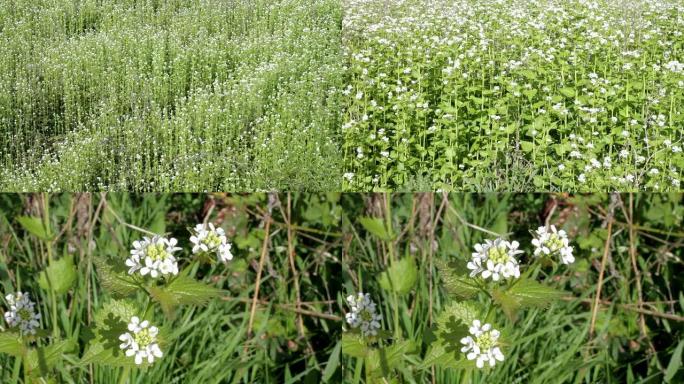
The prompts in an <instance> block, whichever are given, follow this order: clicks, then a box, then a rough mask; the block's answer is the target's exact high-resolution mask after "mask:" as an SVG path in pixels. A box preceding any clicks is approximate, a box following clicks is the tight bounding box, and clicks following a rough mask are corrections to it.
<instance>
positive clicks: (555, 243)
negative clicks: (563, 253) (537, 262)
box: [546, 233, 563, 252]
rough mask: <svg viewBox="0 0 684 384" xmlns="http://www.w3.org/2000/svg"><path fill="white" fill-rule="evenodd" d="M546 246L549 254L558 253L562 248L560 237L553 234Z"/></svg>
mask: <svg viewBox="0 0 684 384" xmlns="http://www.w3.org/2000/svg"><path fill="white" fill-rule="evenodd" d="M546 246H547V247H548V248H549V250H550V251H551V252H556V251H559V250H560V249H561V248H563V239H561V237H560V236H558V235H557V234H555V233H554V234H552V235H551V236H549V240H548V241H547V242H546Z"/></svg>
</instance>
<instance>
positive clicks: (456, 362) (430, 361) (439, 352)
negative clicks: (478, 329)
mask: <svg viewBox="0 0 684 384" xmlns="http://www.w3.org/2000/svg"><path fill="white" fill-rule="evenodd" d="M457 356H458V354H457V353H455V352H453V351H451V352H447V350H446V349H445V347H444V345H443V344H442V343H441V341H436V342H434V343H432V344H431V345H430V348H429V349H428V352H427V354H426V355H425V358H424V359H423V361H422V362H421V364H420V365H419V366H418V369H429V368H431V367H432V366H436V367H439V368H451V369H466V368H472V362H469V361H468V360H466V359H463V358H460V359H459V358H457Z"/></svg>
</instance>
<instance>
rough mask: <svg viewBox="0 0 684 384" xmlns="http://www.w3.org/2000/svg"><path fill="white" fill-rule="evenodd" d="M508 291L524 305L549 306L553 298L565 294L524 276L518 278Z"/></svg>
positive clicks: (508, 293)
mask: <svg viewBox="0 0 684 384" xmlns="http://www.w3.org/2000/svg"><path fill="white" fill-rule="evenodd" d="M506 293H507V295H509V296H512V297H513V298H514V299H515V300H517V301H518V303H519V304H520V306H522V307H526V306H537V307H547V306H548V305H549V303H551V302H552V301H553V300H556V299H559V298H561V297H562V296H563V295H564V292H563V291H559V290H557V289H555V288H553V287H549V286H547V285H543V284H540V283H538V282H536V281H534V280H531V279H524V278H523V279H520V280H518V281H517V282H516V283H515V284H514V285H513V286H512V287H511V288H510V289H509V290H508V291H507V292H506Z"/></svg>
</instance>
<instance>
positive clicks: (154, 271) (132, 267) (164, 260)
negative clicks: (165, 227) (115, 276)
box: [126, 236, 180, 279]
mask: <svg viewBox="0 0 684 384" xmlns="http://www.w3.org/2000/svg"><path fill="white" fill-rule="evenodd" d="M177 243H178V241H177V240H176V239H174V238H171V239H167V238H165V237H162V236H153V237H152V238H151V239H150V238H149V237H143V239H142V240H139V241H134V242H133V249H131V257H129V258H128V259H126V266H128V267H129V269H128V274H129V275H132V274H134V273H135V272H137V271H140V274H141V275H142V276H145V275H148V274H149V275H150V277H152V278H153V279H156V278H157V277H159V275H162V276H164V277H166V276H167V275H177V274H178V263H177V262H176V258H175V257H174V256H173V253H174V252H176V251H178V250H180V248H178V247H176V244H177Z"/></svg>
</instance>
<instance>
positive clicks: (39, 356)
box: [26, 340, 75, 377]
mask: <svg viewBox="0 0 684 384" xmlns="http://www.w3.org/2000/svg"><path fill="white" fill-rule="evenodd" d="M74 345H75V344H74V343H73V342H72V341H71V340H58V341H55V342H53V343H52V344H50V345H48V346H46V347H42V346H40V347H37V348H35V349H31V350H30V351H29V353H28V354H27V356H26V359H27V362H28V365H29V367H30V368H31V371H32V373H33V374H34V375H38V374H39V375H40V376H43V377H45V376H47V375H48V373H49V371H51V370H52V369H53V368H54V366H55V364H57V362H58V361H59V360H60V359H61V357H62V355H63V354H64V353H66V352H68V351H69V350H70V349H72V348H73V347H74Z"/></svg>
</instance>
